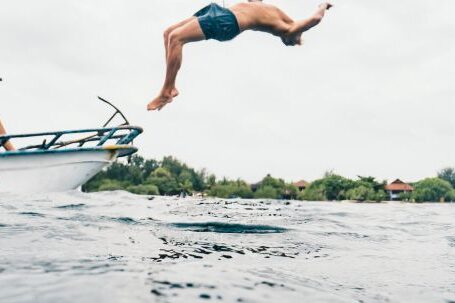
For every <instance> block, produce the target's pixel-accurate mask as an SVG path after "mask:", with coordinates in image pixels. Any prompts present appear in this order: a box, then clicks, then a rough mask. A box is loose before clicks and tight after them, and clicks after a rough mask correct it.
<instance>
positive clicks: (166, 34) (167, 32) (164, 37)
mask: <svg viewBox="0 0 455 303" xmlns="http://www.w3.org/2000/svg"><path fill="white" fill-rule="evenodd" d="M172 30H173V28H172V27H168V28H167V29H166V30H165V31H164V32H163V39H164V41H168V40H169V35H170V34H171V32H172Z"/></svg>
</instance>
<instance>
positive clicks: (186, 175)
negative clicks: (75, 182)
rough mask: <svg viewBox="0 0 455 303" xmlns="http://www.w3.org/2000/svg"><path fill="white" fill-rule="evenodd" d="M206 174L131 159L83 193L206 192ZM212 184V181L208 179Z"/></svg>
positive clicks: (166, 162) (171, 162)
mask: <svg viewBox="0 0 455 303" xmlns="http://www.w3.org/2000/svg"><path fill="white" fill-rule="evenodd" d="M205 179H206V173H205V171H204V170H202V171H195V170H194V169H192V168H189V167H188V166H187V165H185V164H183V163H181V162H180V161H178V160H176V159H174V158H173V157H165V158H164V159H163V160H162V161H161V162H158V161H156V160H153V159H152V160H145V159H144V158H142V157H140V156H137V155H135V156H133V157H132V158H131V161H130V162H129V163H124V162H122V161H117V162H115V163H113V164H112V165H111V166H110V167H109V168H107V169H106V170H104V171H102V172H100V173H99V174H98V175H96V176H95V177H94V178H92V179H91V180H90V181H89V182H87V183H86V184H85V185H84V186H83V190H84V191H86V192H92V191H100V190H119V189H121V190H127V191H130V192H132V193H137V194H147V195H154V194H162V195H175V194H180V193H181V192H182V191H185V192H187V193H193V192H195V191H199V192H200V191H204V190H205V189H206V183H205V182H206V180H205ZM210 181H211V182H213V179H210Z"/></svg>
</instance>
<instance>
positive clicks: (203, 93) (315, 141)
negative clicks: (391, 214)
mask: <svg viewBox="0 0 455 303" xmlns="http://www.w3.org/2000/svg"><path fill="white" fill-rule="evenodd" d="M208 2H209V1H202V0H192V1H188V0H133V1H132V0H40V1H36V0H14V1H7V0H0V3H1V9H0V77H3V78H4V81H3V82H1V83H0V109H1V110H0V117H1V118H2V119H3V120H4V122H5V123H6V126H7V128H8V130H9V131H10V132H11V133H21V132H35V131H45V130H61V129H73V128H88V127H97V126H100V125H101V124H102V123H103V122H104V120H105V119H107V118H108V115H109V113H108V111H106V109H107V108H106V107H105V106H104V105H102V104H101V103H99V102H98V101H97V99H96V96H97V95H101V96H104V97H105V98H108V99H110V100H112V101H113V102H114V103H115V104H117V105H118V106H119V107H120V108H121V109H123V110H124V112H125V114H126V115H127V116H128V117H129V119H130V120H131V121H132V123H133V124H136V125H139V126H142V127H144V129H145V133H144V134H143V135H142V136H141V138H140V139H139V140H137V141H136V142H135V143H136V144H137V146H138V147H139V148H140V154H142V155H144V156H146V157H152V158H161V157H162V156H164V155H173V156H176V157H177V158H179V159H181V160H183V161H185V162H186V163H188V164H189V165H190V166H194V167H196V168H206V169H207V170H208V171H210V172H212V173H215V174H216V175H217V176H219V177H222V176H226V177H230V178H237V177H241V178H244V179H246V180H247V181H250V182H254V181H258V180H259V179H260V178H262V177H263V176H264V175H265V174H267V173H271V174H272V175H274V176H277V177H282V178H284V179H286V180H288V181H292V180H299V179H302V178H303V179H307V180H313V179H316V178H318V177H320V176H321V175H322V174H323V173H324V172H325V171H326V170H331V169H332V170H334V171H335V172H337V173H339V174H342V175H345V176H348V177H355V176H356V175H373V176H376V177H378V178H380V179H389V180H392V179H394V178H398V177H399V178H402V179H404V180H406V181H415V180H418V179H420V178H423V177H427V176H433V175H435V173H436V171H437V170H438V169H440V168H443V167H445V166H455V119H454V109H455V104H454V101H455V100H454V96H455V85H454V79H455V60H454V58H453V57H454V53H455V39H454V37H455V18H454V17H453V16H454V14H453V12H454V11H455V1H453V0H440V1H436V2H435V1H428V0H426V1H423V0H417V1H415V0H414V1H411V0H400V1H396V0H381V1H377V0H374V1H373V0H362V1H359V0H343V1H342V0H338V1H333V3H334V4H335V7H334V8H333V10H331V11H329V13H328V14H327V16H326V19H325V20H324V21H323V23H322V24H321V25H320V26H319V27H317V28H315V29H313V30H312V31H310V32H308V33H307V34H305V36H304V38H305V44H304V45H303V46H302V47H285V46H284V45H282V44H281V42H280V40H279V39H278V38H276V37H273V36H270V35H266V34H264V33H258V32H248V33H244V34H242V35H241V36H239V37H238V38H237V39H235V40H234V41H231V42H228V43H219V42H215V41H209V42H201V43H197V44H191V45H188V46H186V47H185V50H184V62H183V67H182V70H181V73H180V75H179V77H178V82H177V85H178V88H179V89H180V92H181V95H180V96H179V97H178V98H177V99H176V100H175V102H174V103H172V104H171V105H169V106H168V107H166V108H165V109H164V110H163V111H161V112H153V113H150V112H147V111H146V110H145V108H146V104H147V103H148V102H149V101H150V100H151V99H152V98H153V97H155V96H156V94H157V93H158V91H159V89H160V87H161V84H162V81H163V77H164V67H165V66H164V50H163V43H162V32H163V30H164V29H165V28H166V27H167V26H169V25H171V24H173V23H175V22H178V21H180V20H181V19H183V18H186V17H188V16H190V15H191V14H193V13H194V12H195V11H197V10H198V9H200V8H201V7H202V6H204V5H206V4H208ZM221 2H222V1H221ZM235 2H237V1H232V0H231V1H228V0H226V4H227V5H231V4H233V3H235ZM268 2H269V3H271V4H275V5H277V6H279V7H281V8H282V9H283V10H285V11H286V12H287V13H288V14H289V15H290V16H292V17H294V18H304V17H307V16H309V15H310V14H311V13H312V12H313V11H314V10H315V8H316V7H317V4H318V3H319V1H314V0H307V1H304V0H275V1H268Z"/></svg>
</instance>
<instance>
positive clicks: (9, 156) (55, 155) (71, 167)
mask: <svg viewBox="0 0 455 303" xmlns="http://www.w3.org/2000/svg"><path fill="white" fill-rule="evenodd" d="M141 133H142V129H141V128H140V127H134V126H119V127H111V128H99V129H87V130H73V131H60V132H49V133H37V134H23V135H8V136H0V143H1V142H2V141H3V142H6V141H7V140H10V139H12V140H13V141H15V140H18V139H21V138H22V139H28V140H30V139H37V138H38V139H39V138H43V137H45V138H50V141H48V142H49V143H47V140H45V141H43V142H42V143H41V144H38V145H29V146H27V147H24V148H21V149H18V150H17V151H7V152H2V153H0V192H14V193H36V192H58V191H67V190H72V189H77V188H79V187H80V186H81V185H83V184H84V183H86V182H87V181H88V180H90V179H91V178H92V177H93V176H94V175H96V174H97V173H98V172H100V171H101V170H102V169H103V168H105V167H107V166H108V165H110V164H111V163H112V162H114V161H115V160H116V159H117V158H118V157H124V156H129V155H132V154H134V153H135V152H136V151H137V148H136V147H134V146H131V145H129V144H130V143H131V142H132V141H133V139H134V138H136V137H137V136H138V135H139V134H141ZM81 135H82V136H83V138H79V139H72V140H70V141H63V139H64V138H65V137H68V136H71V137H75V136H76V137H77V136H81ZM39 142H41V141H39ZM111 142H113V143H111Z"/></svg>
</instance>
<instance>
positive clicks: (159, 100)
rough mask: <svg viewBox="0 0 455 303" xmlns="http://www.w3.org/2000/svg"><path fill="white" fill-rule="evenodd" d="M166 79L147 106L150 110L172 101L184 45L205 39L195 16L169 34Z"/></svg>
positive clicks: (160, 107)
mask: <svg viewBox="0 0 455 303" xmlns="http://www.w3.org/2000/svg"><path fill="white" fill-rule="evenodd" d="M168 39H169V44H168V56H167V68H166V80H165V81H164V85H163V88H162V90H161V93H160V94H159V96H158V97H156V98H155V99H154V100H153V101H152V102H150V103H149V104H148V106H147V109H148V110H156V109H159V110H160V109H162V108H163V107H164V106H165V105H166V104H167V103H170V102H172V99H173V98H174V97H175V96H176V95H175V80H176V77H177V73H178V71H179V69H180V66H181V64H182V50H183V45H185V44H186V43H189V42H196V41H201V40H204V39H205V36H204V32H203V31H202V29H201V26H200V25H199V21H198V19H197V18H193V19H192V20H191V21H189V22H188V23H186V24H185V25H183V26H181V27H178V28H176V29H175V30H173V31H172V32H171V33H170V34H169V38H168Z"/></svg>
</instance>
